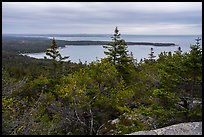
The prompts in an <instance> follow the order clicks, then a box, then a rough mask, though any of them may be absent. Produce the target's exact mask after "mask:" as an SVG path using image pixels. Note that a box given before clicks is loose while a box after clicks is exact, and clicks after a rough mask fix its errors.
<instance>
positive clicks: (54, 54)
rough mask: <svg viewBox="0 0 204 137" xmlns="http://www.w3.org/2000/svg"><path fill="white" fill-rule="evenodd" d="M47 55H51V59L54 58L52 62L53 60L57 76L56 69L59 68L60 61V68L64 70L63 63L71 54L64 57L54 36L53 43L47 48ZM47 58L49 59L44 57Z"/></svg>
mask: <svg viewBox="0 0 204 137" xmlns="http://www.w3.org/2000/svg"><path fill="white" fill-rule="evenodd" d="M46 55H47V56H49V57H50V58H51V59H52V62H53V71H54V72H53V73H54V76H55V77H56V73H57V72H56V69H57V66H58V63H60V64H61V66H60V68H61V71H62V67H63V66H62V63H63V61H64V60H65V59H68V58H69V56H65V57H62V56H61V54H60V52H59V50H58V46H57V43H56V41H55V39H54V38H53V39H52V44H51V46H50V48H48V49H47V51H46ZM44 58H45V59H47V57H44Z"/></svg>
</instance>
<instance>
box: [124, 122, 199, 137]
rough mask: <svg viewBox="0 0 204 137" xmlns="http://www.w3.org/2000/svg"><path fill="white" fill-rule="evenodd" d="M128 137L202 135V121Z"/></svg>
mask: <svg viewBox="0 0 204 137" xmlns="http://www.w3.org/2000/svg"><path fill="white" fill-rule="evenodd" d="M127 135H202V121H201V122H189V123H180V124H176V125H172V126H168V127H163V128H159V129H155V130H150V131H138V132H134V133H131V134H127Z"/></svg>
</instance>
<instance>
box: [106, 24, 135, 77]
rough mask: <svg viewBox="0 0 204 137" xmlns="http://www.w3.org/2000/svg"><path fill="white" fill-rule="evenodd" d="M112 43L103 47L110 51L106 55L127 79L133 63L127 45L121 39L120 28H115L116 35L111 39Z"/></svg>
mask: <svg viewBox="0 0 204 137" xmlns="http://www.w3.org/2000/svg"><path fill="white" fill-rule="evenodd" d="M111 38H112V42H110V43H108V44H107V45H106V46H103V47H104V48H106V49H107V50H108V51H104V53H105V54H106V55H107V56H108V59H109V60H110V61H111V62H112V63H113V64H114V65H115V66H116V68H117V70H118V71H119V72H120V73H121V74H122V76H123V77H126V76H125V75H127V74H128V73H129V72H128V71H129V70H128V69H129V67H130V66H131V65H130V64H131V63H132V61H131V57H130V56H129V54H128V50H127V43H126V42H125V40H123V39H120V33H119V30H118V28H117V27H116V28H115V31H114V35H113V36H112V37H111Z"/></svg>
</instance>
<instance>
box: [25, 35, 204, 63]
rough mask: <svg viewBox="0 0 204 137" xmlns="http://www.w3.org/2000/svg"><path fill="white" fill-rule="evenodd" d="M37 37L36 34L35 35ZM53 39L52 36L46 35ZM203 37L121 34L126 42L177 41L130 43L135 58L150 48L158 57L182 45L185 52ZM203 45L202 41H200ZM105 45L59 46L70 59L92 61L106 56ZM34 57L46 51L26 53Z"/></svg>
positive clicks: (106, 37)
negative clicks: (197, 39) (163, 44)
mask: <svg viewBox="0 0 204 137" xmlns="http://www.w3.org/2000/svg"><path fill="white" fill-rule="evenodd" d="M35 37H36V36H35ZM44 37H47V38H49V39H52V38H53V37H52V36H49V35H47V36H44ZM54 37H55V39H56V40H67V41H77V40H92V41H111V35H88V34H87V35H68V36H66V35H65V36H54ZM198 37H200V38H202V36H201V35H121V38H122V39H124V40H125V41H126V42H167V43H175V44H176V45H177V46H162V47H159V46H150V45H130V46H128V51H129V53H130V52H132V53H133V56H134V58H135V59H137V60H138V61H140V59H144V58H148V56H149V55H148V54H150V49H151V48H153V50H154V55H155V56H156V58H158V54H160V53H161V52H163V51H166V52H169V51H171V52H174V51H176V50H177V49H178V47H181V50H182V51H183V52H189V50H190V46H191V45H193V44H195V39H196V38H198ZM200 44H201V46H202V42H200ZM105 50H106V49H104V48H103V45H101V46H100V45H69V46H68V45H67V46H66V47H65V48H59V51H60V53H61V55H62V56H70V57H69V60H71V61H72V62H76V63H78V62H79V60H80V61H81V62H83V63H84V62H87V63H90V62H92V61H95V60H97V59H101V58H104V57H106V55H105V54H104V51H105ZM24 55H27V56H30V57H34V58H44V56H46V55H45V53H29V54H24Z"/></svg>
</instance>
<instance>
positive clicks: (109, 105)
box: [2, 27, 202, 135]
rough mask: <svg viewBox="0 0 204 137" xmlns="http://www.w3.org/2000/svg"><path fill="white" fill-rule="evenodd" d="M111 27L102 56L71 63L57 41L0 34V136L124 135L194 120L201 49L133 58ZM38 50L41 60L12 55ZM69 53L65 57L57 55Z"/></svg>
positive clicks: (199, 117) (199, 102) (198, 109)
mask: <svg viewBox="0 0 204 137" xmlns="http://www.w3.org/2000/svg"><path fill="white" fill-rule="evenodd" d="M120 36H121V34H120V31H119V29H118V28H117V27H116V28H115V30H114V32H113V35H112V37H110V42H109V43H107V44H105V45H103V47H104V54H105V55H106V57H105V58H103V59H100V60H95V61H92V62H91V63H89V64H87V63H82V62H80V63H73V62H72V61H71V60H69V55H66V56H64V57H63V56H62V55H61V54H60V52H59V50H58V47H62V46H63V45H65V44H64V43H63V41H60V40H55V39H54V38H53V39H52V40H43V39H41V38H38V39H37V38H28V39H27V41H24V42H23V43H22V42H20V40H18V38H15V37H13V38H12V37H10V38H4V37H2V134H3V135H124V134H129V133H131V132H136V131H141V130H152V129H157V128H161V127H165V126H169V125H173V124H178V123H183V122H193V121H202V48H201V45H200V39H199V38H195V44H193V45H191V47H190V49H189V52H182V49H181V48H180V47H179V48H178V50H177V51H175V52H161V53H160V54H159V58H158V59H155V54H154V49H153V48H150V49H149V55H148V56H149V57H148V58H147V59H143V60H140V61H138V60H137V59H135V58H134V57H133V55H132V53H131V54H129V53H128V49H127V47H128V45H127V42H126V41H125V40H124V39H121V37H120ZM40 51H44V52H46V55H47V56H49V57H50V58H47V57H45V58H44V59H35V58H31V57H28V56H23V55H20V54H19V53H24V52H40ZM65 60H69V61H65Z"/></svg>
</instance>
